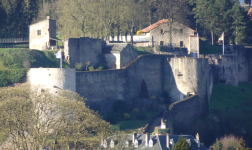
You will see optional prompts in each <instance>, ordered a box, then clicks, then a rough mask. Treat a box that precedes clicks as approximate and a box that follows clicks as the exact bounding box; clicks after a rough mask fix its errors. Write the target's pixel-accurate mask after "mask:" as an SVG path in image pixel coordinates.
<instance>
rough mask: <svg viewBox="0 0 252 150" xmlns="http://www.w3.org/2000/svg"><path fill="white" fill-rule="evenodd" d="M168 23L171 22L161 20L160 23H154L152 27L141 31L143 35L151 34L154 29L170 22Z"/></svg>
mask: <svg viewBox="0 0 252 150" xmlns="http://www.w3.org/2000/svg"><path fill="white" fill-rule="evenodd" d="M168 21H169V20H168V19H163V20H159V21H158V22H156V23H153V24H152V25H150V26H148V27H146V28H144V29H142V30H141V31H142V32H143V33H147V32H150V31H151V30H152V29H154V28H156V27H158V26H160V25H162V24H164V23H166V22H168Z"/></svg>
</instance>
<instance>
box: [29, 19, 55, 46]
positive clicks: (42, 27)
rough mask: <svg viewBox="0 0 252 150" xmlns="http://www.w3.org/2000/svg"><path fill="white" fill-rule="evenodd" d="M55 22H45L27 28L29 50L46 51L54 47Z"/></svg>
mask: <svg viewBox="0 0 252 150" xmlns="http://www.w3.org/2000/svg"><path fill="white" fill-rule="evenodd" d="M55 40H56V20H52V19H50V16H47V19H46V20H43V21H40V22H38V23H34V24H31V25H30V26H29V49H38V50H46V49H51V46H55V45H56V41H55Z"/></svg>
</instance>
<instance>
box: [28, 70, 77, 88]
mask: <svg viewBox="0 0 252 150" xmlns="http://www.w3.org/2000/svg"><path fill="white" fill-rule="evenodd" d="M27 78H28V82H30V84H31V85H33V86H43V87H44V88H48V89H51V91H52V92H53V93H56V92H57V91H58V90H59V89H64V90H69V91H73V92H76V82H75V69H70V68H69V69H65V68H62V69H60V68H31V69H30V70H29V71H28V73H27Z"/></svg>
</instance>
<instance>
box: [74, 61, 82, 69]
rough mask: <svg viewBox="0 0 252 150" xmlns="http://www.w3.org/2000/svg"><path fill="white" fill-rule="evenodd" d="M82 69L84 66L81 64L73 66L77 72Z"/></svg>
mask: <svg viewBox="0 0 252 150" xmlns="http://www.w3.org/2000/svg"><path fill="white" fill-rule="evenodd" d="M83 67H84V64H83V63H81V62H80V63H76V64H75V69H76V70H78V71H81V70H83Z"/></svg>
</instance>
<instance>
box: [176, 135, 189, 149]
mask: <svg viewBox="0 0 252 150" xmlns="http://www.w3.org/2000/svg"><path fill="white" fill-rule="evenodd" d="M189 149H190V148H189V144H188V143H187V141H186V139H185V138H183V137H182V136H180V137H179V140H178V141H177V142H176V143H175V144H174V147H172V150H189Z"/></svg>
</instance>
